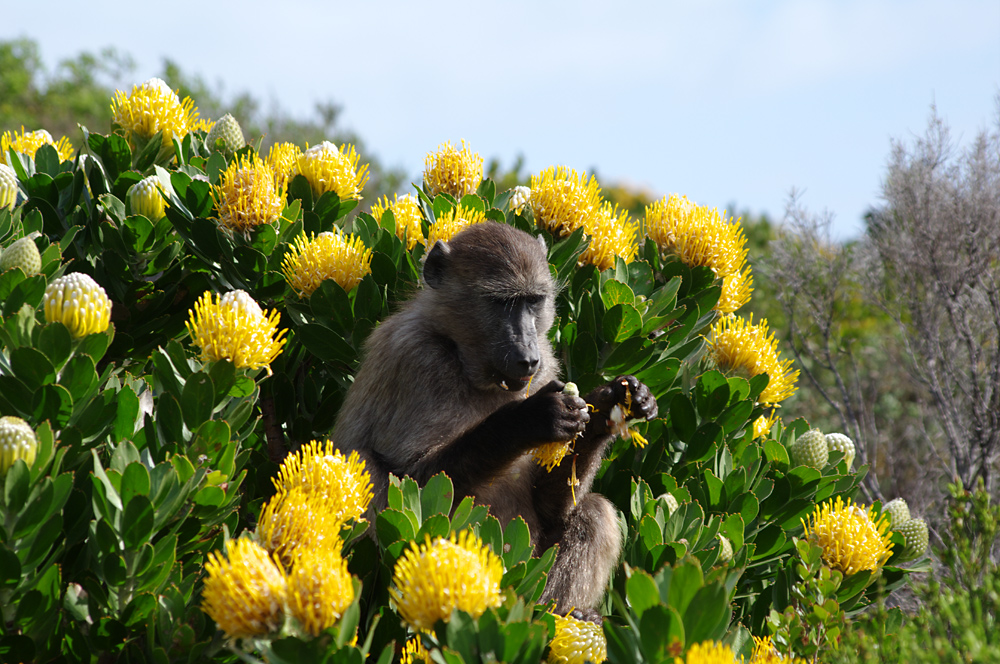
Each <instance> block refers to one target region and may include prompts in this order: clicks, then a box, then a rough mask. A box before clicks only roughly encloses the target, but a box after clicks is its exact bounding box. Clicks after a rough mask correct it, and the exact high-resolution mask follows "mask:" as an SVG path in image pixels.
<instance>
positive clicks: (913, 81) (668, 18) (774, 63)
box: [0, 0, 1000, 238]
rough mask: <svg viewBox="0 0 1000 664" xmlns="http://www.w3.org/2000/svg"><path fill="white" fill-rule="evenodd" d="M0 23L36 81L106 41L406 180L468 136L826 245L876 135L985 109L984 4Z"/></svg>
mask: <svg viewBox="0 0 1000 664" xmlns="http://www.w3.org/2000/svg"><path fill="white" fill-rule="evenodd" d="M29 5H30V7H29ZM122 7H126V8H125V9H122ZM4 15H5V20H4V21H3V25H2V26H0V38H2V39H10V38H14V37H18V36H26V37H30V38H32V39H34V40H36V41H38V43H39V45H40V47H41V51H42V56H43V59H44V60H45V62H46V64H47V65H48V66H50V67H51V66H54V65H55V64H56V63H57V62H58V61H59V60H60V59H62V58H66V57H72V56H75V55H77V54H78V53H80V52H81V51H84V50H89V51H98V50H100V49H102V48H104V47H106V46H111V45H113V46H115V47H116V48H117V49H118V50H119V51H120V52H124V53H128V54H130V55H131V56H132V57H133V58H134V59H135V61H136V63H137V65H138V68H137V71H136V78H137V80H136V81H135V82H136V83H138V82H141V80H143V79H145V78H147V77H148V76H152V75H155V74H157V73H158V72H159V71H160V70H161V69H162V61H163V59H164V58H170V59H172V60H175V61H176V62H178V63H179V64H180V65H181V67H182V68H183V70H184V71H185V72H188V73H198V74H200V75H202V76H203V77H205V78H206V79H207V80H208V81H209V82H212V83H221V84H223V85H224V90H225V91H226V92H227V93H229V94H235V93H237V92H241V91H248V92H250V93H252V94H253V95H254V96H255V97H257V98H259V99H262V100H263V101H264V102H265V103H270V102H271V101H273V102H276V103H277V104H280V106H281V107H282V108H283V109H285V110H286V111H288V112H290V113H292V114H293V115H301V116H305V115H308V114H309V112H310V110H311V109H312V107H313V105H314V104H315V103H316V102H321V101H327V100H334V101H336V102H337V103H339V104H341V105H343V107H344V112H343V115H342V123H343V124H344V125H345V126H346V127H349V128H351V129H353V130H355V131H357V132H358V133H359V134H360V135H361V136H362V137H363V138H364V140H365V142H366V145H367V147H368V149H369V150H370V151H371V152H373V153H374V154H376V155H377V156H378V157H379V158H380V159H381V160H382V161H383V163H386V164H389V165H396V166H401V167H403V168H405V169H406V170H407V172H409V173H410V174H411V175H412V177H413V178H414V179H419V172H420V170H421V168H422V164H423V157H424V155H425V154H426V153H427V152H428V151H432V150H434V149H436V148H437V146H438V145H439V144H440V143H442V142H444V141H446V140H451V141H455V142H457V141H458V140H459V139H463V138H464V139H465V140H466V141H467V142H468V143H469V144H470V145H471V146H472V148H473V149H475V150H476V151H478V152H480V153H481V154H482V155H483V156H484V157H486V158H487V159H489V158H491V157H497V158H499V159H500V160H501V161H502V163H504V164H506V165H510V164H513V162H514V159H515V158H516V156H517V155H518V154H522V155H524V157H525V159H526V166H527V168H528V170H529V171H533V172H537V171H539V170H541V169H542V168H545V167H547V166H549V165H553V164H566V165H568V166H571V167H574V168H576V169H578V170H584V169H587V170H591V169H594V168H596V169H597V171H598V173H599V176H600V178H601V180H602V181H603V182H614V181H620V182H627V183H630V184H633V185H636V186H643V187H646V188H648V189H649V190H651V191H652V192H654V193H656V194H658V195H662V194H667V193H673V192H677V193H681V194H685V195H687V196H688V197H689V198H691V199H693V200H695V201H697V202H698V203H700V204H708V205H713V206H719V207H723V206H726V205H729V204H730V203H734V202H735V203H736V205H737V207H738V208H740V209H750V210H752V211H753V212H758V213H759V212H766V213H768V214H769V215H771V217H772V218H775V219H779V220H780V218H781V215H782V212H783V209H784V204H785V201H786V199H787V196H788V193H789V191H790V190H791V189H792V188H793V187H795V188H797V189H799V190H800V191H802V192H804V193H803V198H802V202H803V203H804V204H805V205H807V206H808V207H810V208H811V209H813V210H815V211H817V212H820V211H823V210H827V211H829V212H830V213H832V214H833V215H834V227H833V230H834V233H835V235H836V236H837V237H841V238H846V237H850V236H854V235H857V234H858V233H860V232H861V229H862V224H861V215H862V214H863V213H864V211H865V209H866V208H867V207H868V206H870V205H872V204H877V203H878V191H879V185H880V178H881V176H882V172H883V169H884V166H885V163H886V158H887V155H888V153H889V144H890V139H891V138H901V139H907V138H909V137H912V136H913V135H915V134H919V133H922V132H923V129H924V127H925V126H926V121H927V117H928V114H929V109H930V105H931V104H932V103H934V104H936V106H937V109H938V113H939V114H940V115H941V116H942V117H944V118H945V119H946V120H947V122H948V123H949V125H950V126H951V128H952V131H953V136H954V137H955V138H956V140H958V141H959V142H962V141H967V140H969V139H971V138H972V137H973V136H974V135H975V134H976V133H977V132H978V131H979V130H981V129H983V128H986V127H989V126H991V125H993V120H994V118H995V114H996V112H997V104H996V101H995V100H996V96H997V94H998V93H1000V3H998V2H996V0H986V1H982V2H979V1H974V0H969V1H956V2H947V3H945V2H921V1H919V0H910V1H906V2H903V1H900V2H894V1H882V0H871V1H868V2H854V1H844V2H832V1H828V2H821V1H785V2H753V3H751V2H716V1H711V0H709V1H705V2H617V3H615V4H614V7H612V5H611V3H598V2H545V1H544V0H537V1H535V2H505V3H501V2H494V3H482V2H469V1H466V2H452V1H441V2H434V1H430V2H419V3H418V2H356V3H350V4H348V3H338V2H322V1H320V0H284V2H280V3H279V2H273V1H272V2H266V3H265V2H261V1H259V0H243V1H241V2H228V1H226V2H214V3H208V2H189V1H188V0H175V1H174V2H170V3H145V2H144V3H132V4H130V5H122V4H121V3H120V2H117V1H115V2H111V1H110V0H90V1H89V2H86V3H81V2H76V1H74V2H68V1H65V0H51V1H49V0H40V1H36V2H34V3H17V4H16V5H15V6H10V7H6V8H5V11H4ZM40 17H41V18H40ZM196 101H197V100H196ZM994 126H995V125H994Z"/></svg>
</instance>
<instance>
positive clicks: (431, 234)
mask: <svg viewBox="0 0 1000 664" xmlns="http://www.w3.org/2000/svg"><path fill="white" fill-rule="evenodd" d="M484 221H486V213H484V212H480V211H479V210H477V209H476V208H471V207H465V206H464V205H457V206H455V207H454V208H452V209H451V210H449V211H448V212H445V213H444V214H442V215H441V216H440V217H438V218H437V221H435V222H434V223H433V224H431V226H430V228H429V229H427V246H428V247H433V246H434V243H435V242H437V241H438V240H441V241H442V242H447V241H448V240H450V239H451V238H453V237H455V236H456V235H457V234H458V233H460V232H462V231H464V230H465V229H466V228H468V227H469V226H471V225H473V224H481V223H483V222H484Z"/></svg>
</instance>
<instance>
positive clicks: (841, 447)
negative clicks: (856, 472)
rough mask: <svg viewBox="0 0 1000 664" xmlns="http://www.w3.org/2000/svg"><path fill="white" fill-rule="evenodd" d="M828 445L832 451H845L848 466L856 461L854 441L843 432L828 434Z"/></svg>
mask: <svg viewBox="0 0 1000 664" xmlns="http://www.w3.org/2000/svg"><path fill="white" fill-rule="evenodd" d="M826 446H827V448H828V449H829V450H830V451H831V452H843V454H844V461H846V462H847V467H848V468H850V467H851V464H852V463H854V454H855V450H854V441H853V440H851V439H850V438H848V437H847V436H846V435H844V434H842V433H828V434H826Z"/></svg>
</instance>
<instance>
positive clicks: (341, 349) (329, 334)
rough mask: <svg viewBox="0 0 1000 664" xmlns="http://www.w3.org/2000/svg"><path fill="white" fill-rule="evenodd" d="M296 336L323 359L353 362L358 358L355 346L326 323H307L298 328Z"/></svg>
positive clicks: (310, 350)
mask: <svg viewBox="0 0 1000 664" xmlns="http://www.w3.org/2000/svg"><path fill="white" fill-rule="evenodd" d="M296 336H298V338H299V340H300V341H301V342H302V344H303V345H304V346H305V347H306V348H308V349H309V352H310V353H312V354H313V355H315V356H316V357H318V358H320V359H321V360H325V361H327V362H344V363H347V364H353V363H354V361H355V360H356V359H357V352H356V351H355V350H354V348H353V347H352V346H351V345H350V344H349V343H347V342H346V341H344V339H343V337H341V336H340V335H339V334H337V333H336V332H334V331H333V330H331V329H330V328H328V327H326V326H325V325H319V324H317V323H306V324H305V325H302V326H301V327H299V328H298V329H297V330H296Z"/></svg>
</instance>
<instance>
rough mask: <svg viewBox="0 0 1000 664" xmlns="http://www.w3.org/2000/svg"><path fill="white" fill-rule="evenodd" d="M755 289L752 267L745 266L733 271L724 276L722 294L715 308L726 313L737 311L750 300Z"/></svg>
mask: <svg viewBox="0 0 1000 664" xmlns="http://www.w3.org/2000/svg"><path fill="white" fill-rule="evenodd" d="M752 291H753V275H752V274H750V268H749V267H745V268H743V269H742V270H740V271H739V272H733V273H732V274H730V275H729V276H727V277H723V278H722V294H721V295H720V296H719V302H718V304H716V305H715V310H716V311H719V312H721V313H724V314H731V313H735V312H736V310H737V309H739V308H740V307H742V306H743V305H744V304H746V303H747V302H749V301H750V293H751V292H752Z"/></svg>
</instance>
